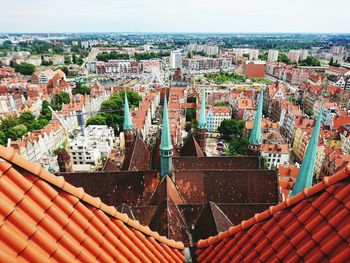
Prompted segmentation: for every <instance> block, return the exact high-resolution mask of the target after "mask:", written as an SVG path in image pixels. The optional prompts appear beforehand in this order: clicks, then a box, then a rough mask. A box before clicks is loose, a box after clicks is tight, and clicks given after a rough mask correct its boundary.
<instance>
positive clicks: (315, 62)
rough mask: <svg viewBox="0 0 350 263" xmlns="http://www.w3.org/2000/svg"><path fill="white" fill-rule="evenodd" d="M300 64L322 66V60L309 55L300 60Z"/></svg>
mask: <svg viewBox="0 0 350 263" xmlns="http://www.w3.org/2000/svg"><path fill="white" fill-rule="evenodd" d="M299 65H300V66H313V67H316V66H321V62H320V61H319V60H318V59H317V58H316V57H314V56H307V58H306V59H305V60H302V61H300V63H299Z"/></svg>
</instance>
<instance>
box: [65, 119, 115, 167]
mask: <svg viewBox="0 0 350 263" xmlns="http://www.w3.org/2000/svg"><path fill="white" fill-rule="evenodd" d="M113 138H114V131H113V129H112V128H110V127H108V126H107V125H89V126H88V127H86V128H85V129H84V133H83V134H80V135H79V136H78V137H76V138H75V139H74V140H73V141H72V142H71V143H70V152H71V153H72V159H73V169H74V170H75V171H78V170H83V171H84V170H87V171H90V169H91V166H96V165H98V163H99V161H100V158H101V157H107V156H108V154H109V153H110V152H111V150H112V148H113Z"/></svg>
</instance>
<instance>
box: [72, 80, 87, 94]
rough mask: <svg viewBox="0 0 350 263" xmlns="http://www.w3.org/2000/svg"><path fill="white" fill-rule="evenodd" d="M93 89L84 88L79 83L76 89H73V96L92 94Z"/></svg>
mask: <svg viewBox="0 0 350 263" xmlns="http://www.w3.org/2000/svg"><path fill="white" fill-rule="evenodd" d="M90 92H91V89H90V88H89V87H88V86H82V85H81V84H80V83H79V82H78V83H77V85H76V87H75V88H74V89H72V94H73V95H76V94H81V95H86V94H90Z"/></svg>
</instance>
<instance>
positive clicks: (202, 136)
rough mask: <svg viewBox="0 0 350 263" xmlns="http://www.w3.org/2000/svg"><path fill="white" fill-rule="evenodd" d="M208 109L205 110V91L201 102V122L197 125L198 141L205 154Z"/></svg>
mask: <svg viewBox="0 0 350 263" xmlns="http://www.w3.org/2000/svg"><path fill="white" fill-rule="evenodd" d="M205 111H206V108H205V91H204V90H203V93H202V101H201V109H200V113H199V120H198V124H197V130H196V140H197V142H198V144H199V146H200V148H201V150H202V151H203V153H205V147H206V137H207V120H206V116H205V115H206V112H205Z"/></svg>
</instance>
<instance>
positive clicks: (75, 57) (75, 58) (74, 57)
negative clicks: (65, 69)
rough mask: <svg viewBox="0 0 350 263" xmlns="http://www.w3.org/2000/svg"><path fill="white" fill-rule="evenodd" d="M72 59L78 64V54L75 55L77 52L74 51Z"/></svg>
mask: <svg viewBox="0 0 350 263" xmlns="http://www.w3.org/2000/svg"><path fill="white" fill-rule="evenodd" d="M72 61H73V64H77V55H75V53H73V56H72Z"/></svg>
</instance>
